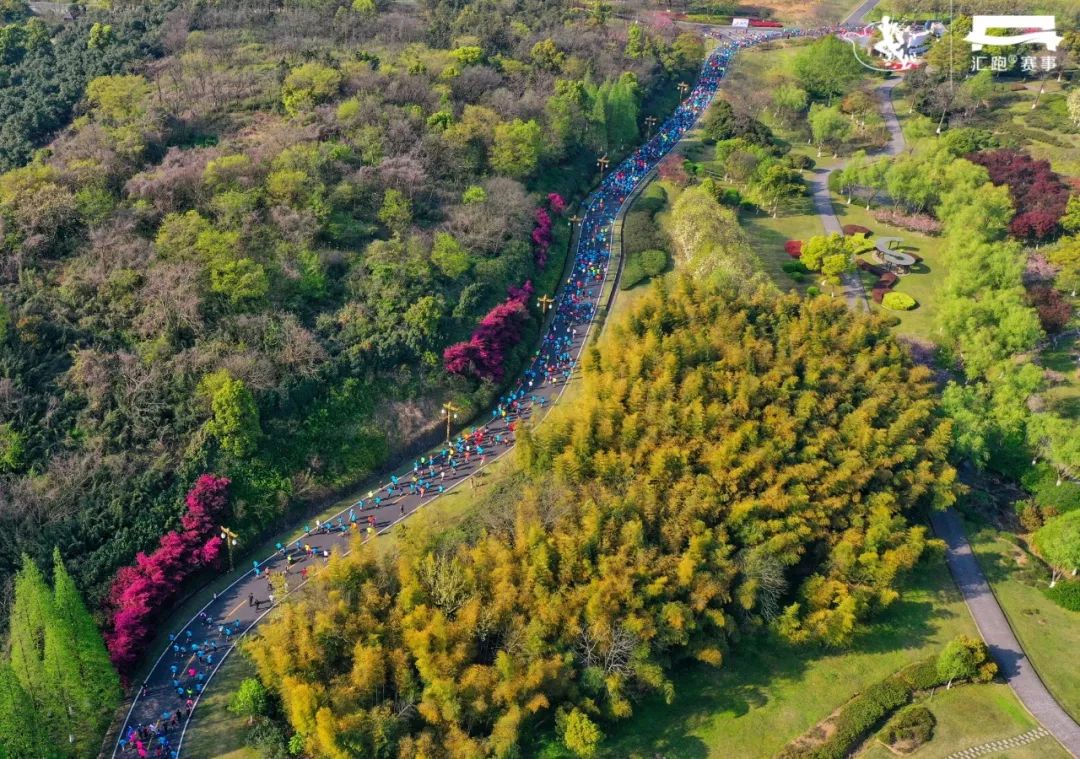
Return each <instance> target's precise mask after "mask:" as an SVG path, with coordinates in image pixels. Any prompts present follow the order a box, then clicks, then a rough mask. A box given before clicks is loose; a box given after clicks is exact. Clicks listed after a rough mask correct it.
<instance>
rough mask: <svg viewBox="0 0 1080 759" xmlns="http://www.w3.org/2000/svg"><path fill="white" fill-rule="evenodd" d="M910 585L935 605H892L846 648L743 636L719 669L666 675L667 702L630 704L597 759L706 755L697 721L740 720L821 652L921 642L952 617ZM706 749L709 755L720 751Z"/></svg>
mask: <svg viewBox="0 0 1080 759" xmlns="http://www.w3.org/2000/svg"><path fill="white" fill-rule="evenodd" d="M913 579H914V578H913ZM914 584H915V583H913V585H914ZM918 584H919V585H922V586H923V588H924V589H925V591H926V592H928V593H930V594H933V595H938V594H940V595H941V596H942V597H941V599H940V600H941V603H935V599H929V598H927V599H914V600H909V599H901V600H898V601H896V602H894V603H893V604H892V605H891V606H890V607H889V608H888V609H887V610H886V611H884V612H883V613H881V614H880V615H879V616H878V617H877V618H876V619H875V621H874V624H873V625H872V626H871V627H870V628H869V629H868V630H867V631H866V632H864V633H863V634H861V635H859V636H858V637H857V638H856V640H855V642H854V643H853V644H852V645H851V646H850V647H848V648H844V649H835V648H826V647H819V646H805V647H799V646H793V645H790V644H788V643H785V642H784V641H783V640H781V639H780V638H779V637H778V636H777V635H775V634H772V633H766V632H761V633H757V634H754V635H749V636H747V637H746V638H744V639H743V641H742V642H741V643H740V644H739V645H737V646H736V647H735V648H734V649H733V650H732V651H731V652H730V653H729V655H728V658H727V661H726V662H725V663H724V664H723V666H722V667H721V668H720V669H715V668H713V667H709V666H706V665H703V664H696V663H692V664H686V665H685V666H681V667H676V668H675V669H674V670H673V671H672V673H671V680H672V681H673V682H674V683H675V684H676V694H675V700H674V701H673V702H672V703H671V704H670V705H668V704H665V703H664V701H663V699H662V698H660V697H658V696H653V697H649V698H646V699H644V700H643V701H641V702H640V703H639V704H637V705H635V707H634V718H633V719H632V720H631V721H630V722H629V723H624V724H623V725H622V726H621V727H620V728H619V729H617V730H616V731H614V733H613V735H612V738H614V740H613V741H612V742H610V743H608V744H607V745H608V746H609V750H608V752H607V753H606V754H605V756H611V757H614V756H620V757H625V756H637V757H642V758H643V759H645V758H647V759H653V757H657V756H660V757H664V758H665V759H674V757H679V759H682V758H683V757H687V758H688V759H701V758H702V757H707V756H709V755H710V747H709V746H708V745H707V744H706V743H705V741H704V740H703V739H702V738H701V737H699V736H698V735H694V734H693V733H695V732H700V731H699V730H698V728H700V727H701V725H702V724H703V723H705V722H707V721H708V720H710V719H713V718H715V717H717V716H734V717H741V716H743V715H745V714H747V713H749V712H750V711H751V710H753V709H757V708H761V707H764V706H766V705H767V704H768V703H769V701H770V700H771V699H772V698H773V687H771V686H775V685H777V684H780V683H784V682H797V681H799V680H801V679H802V678H803V677H804V675H805V672H806V667H807V664H809V663H810V662H813V661H815V660H816V659H819V658H820V657H822V656H828V655H837V654H844V653H857V654H875V653H884V652H889V651H895V650H897V649H904V648H918V647H920V646H922V645H924V644H925V643H926V642H927V640H928V639H929V638H931V637H932V636H933V635H934V633H935V632H936V629H937V627H938V625H937V624H934V622H935V620H940V619H944V618H946V617H949V616H951V615H952V614H954V612H951V611H949V610H948V609H945V608H943V605H944V601H945V600H946V599H945V594H946V592H947V591H945V590H943V589H941V588H939V587H936V586H931V587H927V586H926V585H925V584H924V583H918ZM832 706H839V704H833V705H832ZM711 748H712V752H711V753H712V754H714V755H715V754H716V751H717V749H722V746H713V747H711Z"/></svg>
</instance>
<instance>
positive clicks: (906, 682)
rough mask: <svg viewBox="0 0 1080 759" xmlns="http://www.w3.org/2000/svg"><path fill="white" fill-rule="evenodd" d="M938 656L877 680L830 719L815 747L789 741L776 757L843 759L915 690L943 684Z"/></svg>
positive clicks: (782, 758) (785, 758) (909, 698)
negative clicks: (829, 731)
mask: <svg viewBox="0 0 1080 759" xmlns="http://www.w3.org/2000/svg"><path fill="white" fill-rule="evenodd" d="M944 684H945V681H944V680H943V679H942V678H941V676H940V675H939V674H938V670H937V657H930V658H928V659H924V660H923V661H920V662H917V663H916V664H913V665H911V666H910V667H906V668H905V669H902V670H901V671H899V672H897V673H895V674H893V675H889V676H888V677H886V678H885V679H884V680H880V681H878V682H876V683H874V684H873V685H871V686H870V687H869V688H867V689H866V690H864V691H863V692H862V693H860V694H858V695H857V696H855V698H853V699H851V700H850V701H848V702H847V703H846V704H844V706H842V707H841V708H840V711H839V713H838V714H837V715H836V716H835V717H833V718H832V719H831V720H830V722H831V724H832V726H833V727H834V728H835V729H834V730H833V732H832V734H831V735H830V736H829V737H828V738H827V739H826V740H825V742H823V743H819V744H817V745H815V746H802V745H797V744H790V745H788V746H786V747H785V748H784V749H783V750H782V751H781V752H780V753H779V754H778V755H777V759H844V758H845V757H846V756H847V755H848V754H849V753H851V751H852V749H854V748H855V746H856V745H857V744H858V743H859V741H861V740H862V739H863V738H865V737H866V736H867V735H868V734H869V732H870V731H871V730H872V729H873V728H874V727H875V726H876V725H878V724H879V723H880V722H881V721H882V720H883V719H884V718H885V717H888V716H889V715H890V714H892V713H893V712H894V711H896V710H897V709H898V708H899V707H901V706H904V705H905V704H907V703H908V702H909V701H911V696H912V694H913V693H915V692H916V691H920V690H929V689H930V688H934V687H937V686H939V685H944Z"/></svg>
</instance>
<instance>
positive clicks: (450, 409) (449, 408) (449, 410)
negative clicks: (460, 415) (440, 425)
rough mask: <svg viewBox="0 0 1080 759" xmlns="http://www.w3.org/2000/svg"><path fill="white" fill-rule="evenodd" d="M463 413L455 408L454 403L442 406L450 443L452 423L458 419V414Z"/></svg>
mask: <svg viewBox="0 0 1080 759" xmlns="http://www.w3.org/2000/svg"><path fill="white" fill-rule="evenodd" d="M459 411H461V409H460V408H458V407H457V406H455V405H454V404H453V403H452V402H450V401H447V402H446V403H444V404H443V405H442V413H443V416H445V417H446V442H447V443H449V442H450V421H451V420H452V419H457V412H459Z"/></svg>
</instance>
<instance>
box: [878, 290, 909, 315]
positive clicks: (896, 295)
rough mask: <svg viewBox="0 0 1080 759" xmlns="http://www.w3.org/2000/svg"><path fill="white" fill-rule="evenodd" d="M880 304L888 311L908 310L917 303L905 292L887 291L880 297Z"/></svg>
mask: <svg viewBox="0 0 1080 759" xmlns="http://www.w3.org/2000/svg"><path fill="white" fill-rule="evenodd" d="M881 305H882V306H884V307H885V308H887V309H889V310H890V311H910V310H911V309H913V308H915V306H917V305H918V304H917V303H916V302H915V299H914V298H912V297H911V296H910V295H908V294H907V293H901V292H889V293H885V297H883V298H882V299H881Z"/></svg>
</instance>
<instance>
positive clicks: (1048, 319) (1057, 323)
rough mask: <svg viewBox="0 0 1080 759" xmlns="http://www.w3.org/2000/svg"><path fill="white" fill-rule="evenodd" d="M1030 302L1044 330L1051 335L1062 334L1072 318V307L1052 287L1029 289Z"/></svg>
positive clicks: (1044, 286)
mask: <svg viewBox="0 0 1080 759" xmlns="http://www.w3.org/2000/svg"><path fill="white" fill-rule="evenodd" d="M1028 301H1029V302H1030V303H1031V305H1032V306H1034V307H1035V310H1036V311H1037V312H1038V313H1039V321H1040V322H1041V323H1042V327H1043V329H1044V330H1046V331H1047V332H1048V333H1050V334H1056V333H1058V332H1061V330H1063V329H1065V326H1066V325H1067V324H1068V323H1069V320H1070V319H1071V318H1072V305H1070V304H1069V301H1068V300H1066V299H1065V298H1064V296H1062V294H1061V293H1060V292H1058V290H1057V289H1056V288H1054V287H1051V286H1050V285H1035V286H1034V287H1032V288H1031V289H1029V290H1028Z"/></svg>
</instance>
